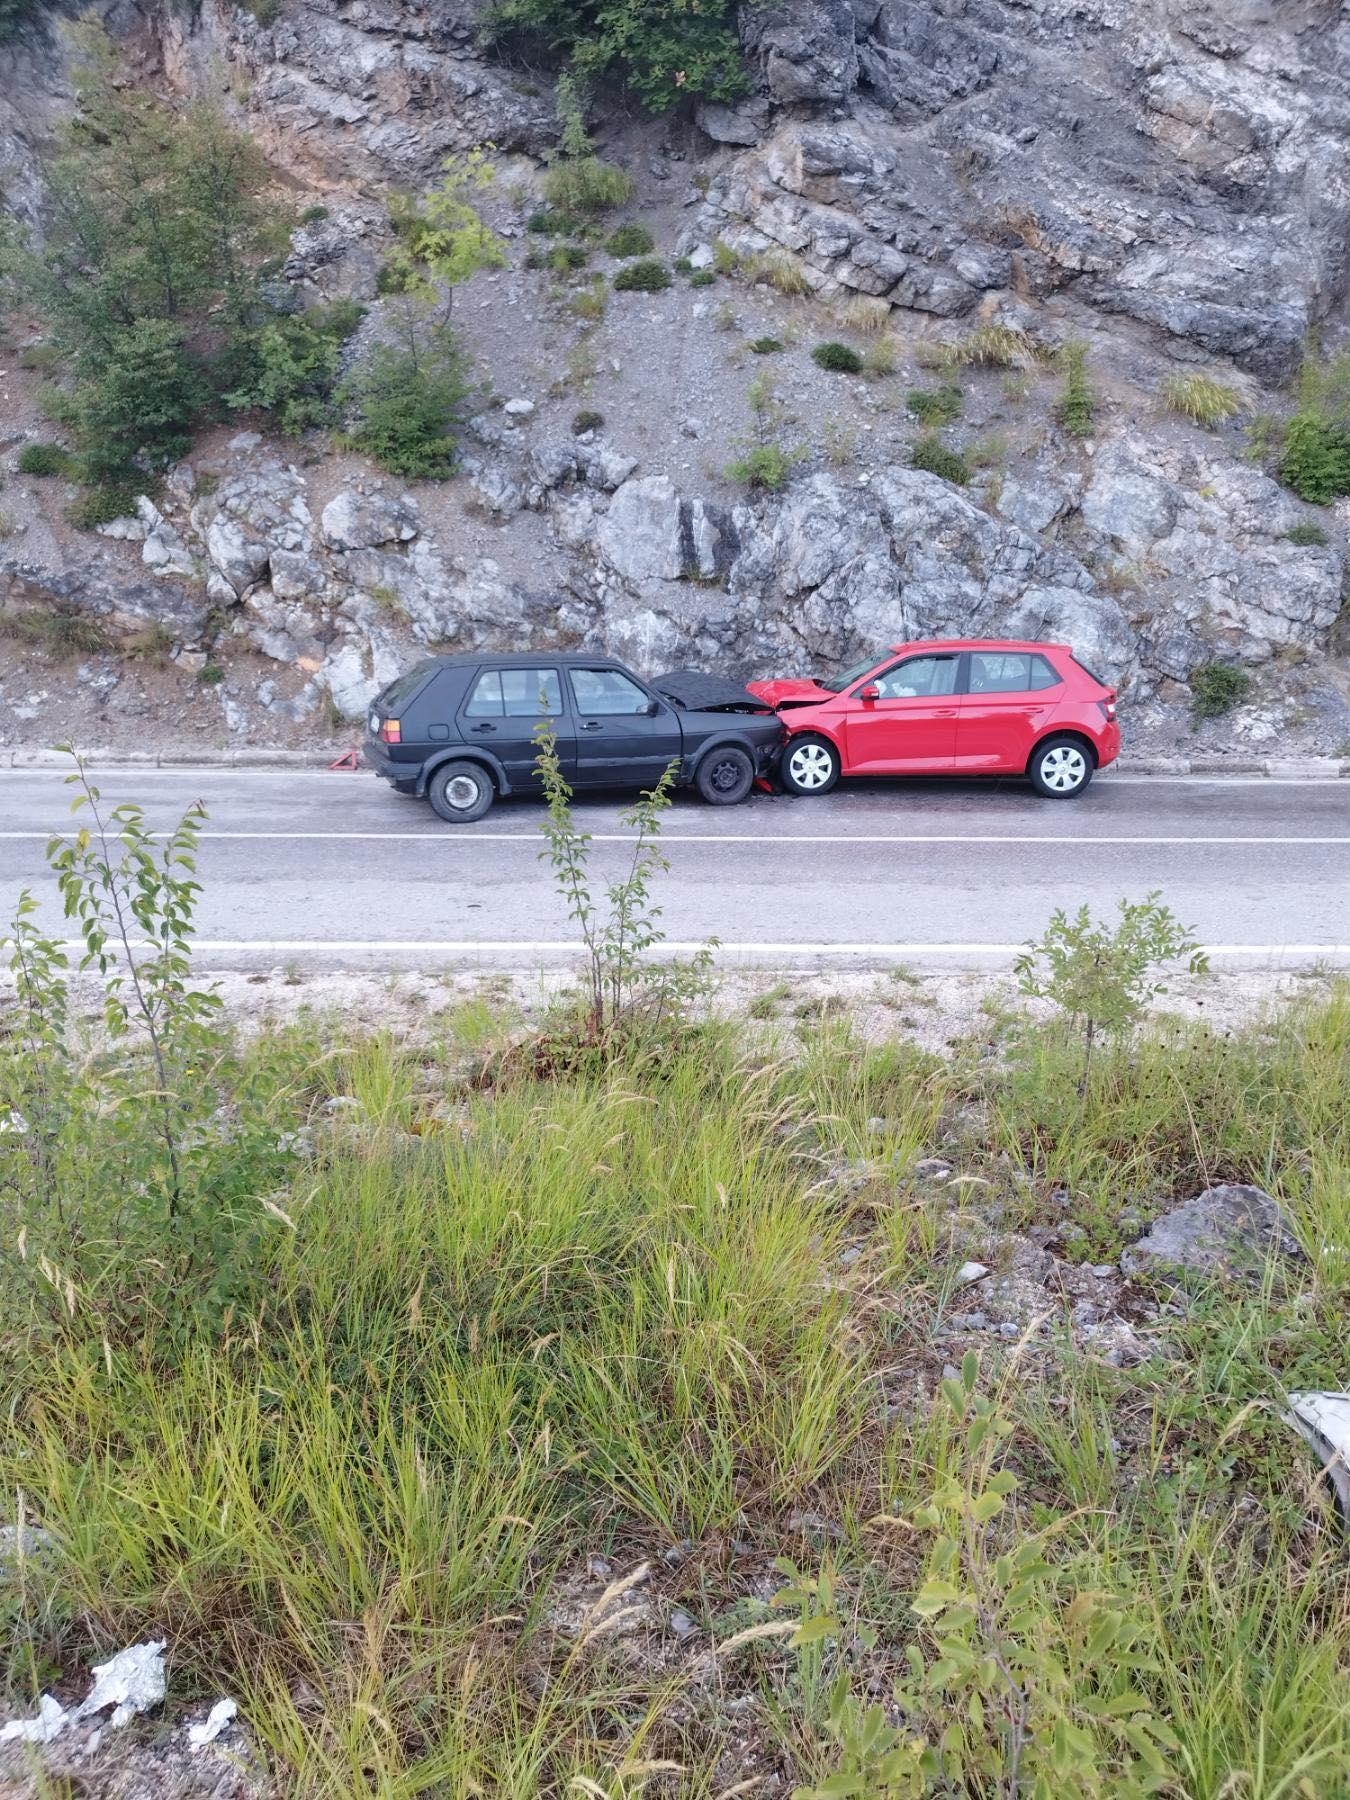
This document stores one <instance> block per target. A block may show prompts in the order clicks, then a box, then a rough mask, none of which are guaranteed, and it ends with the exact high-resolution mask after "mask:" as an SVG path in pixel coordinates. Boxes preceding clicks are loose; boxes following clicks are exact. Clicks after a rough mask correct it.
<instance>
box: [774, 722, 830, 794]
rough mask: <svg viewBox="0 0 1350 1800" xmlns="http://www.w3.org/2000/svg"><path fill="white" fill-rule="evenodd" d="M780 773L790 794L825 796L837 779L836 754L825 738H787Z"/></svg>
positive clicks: (804, 736) (805, 736)
mask: <svg viewBox="0 0 1350 1800" xmlns="http://www.w3.org/2000/svg"><path fill="white" fill-rule="evenodd" d="M779 773H780V775H781V776H782V778H783V786H784V787H785V788H786V789H787V791H788V792H789V793H790V794H801V795H804V796H808V797H809V796H811V795H814V794H828V793H829V791H830V789H831V788H832V787H833V786H834V784H835V782H836V781H838V779H839V752H838V751H837V750H836V749H835V747H834V745H833V744H832V743H831V742H830V740H829V739H828V738H823V737H811V736H807V735H805V734H803V736H801V737H795V738H789V739H788V745H787V749H786V750H784V752H783V760H782V762H781V763H780V764H779Z"/></svg>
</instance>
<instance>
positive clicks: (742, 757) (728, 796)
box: [694, 744, 755, 806]
mask: <svg viewBox="0 0 1350 1800" xmlns="http://www.w3.org/2000/svg"><path fill="white" fill-rule="evenodd" d="M754 785H755V765H754V764H753V763H752V762H751V760H750V758H749V757H748V756H747V755H746V753H745V751H744V750H738V749H737V748H736V746H735V745H734V744H724V745H722V746H721V748H720V749H717V750H710V751H709V752H708V754H707V755H706V756H705V757H704V759H703V761H702V762H701V763H700V764H699V765H698V774H697V775H696V776H695V777H694V786H695V787H696V788H697V789H698V791H699V793H700V794H702V796H703V798H704V799H705V800H706V801H707V802H708V804H709V805H710V806H735V805H736V804H737V802H738V801H741V800H744V799H745V797H746V795H747V794H748V793H749V792H750V789H751V788H752V787H753V786H754Z"/></svg>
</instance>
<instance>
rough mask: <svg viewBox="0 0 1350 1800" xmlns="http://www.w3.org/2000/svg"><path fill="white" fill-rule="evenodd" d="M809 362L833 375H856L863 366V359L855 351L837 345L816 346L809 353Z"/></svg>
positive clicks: (843, 345) (845, 346)
mask: <svg viewBox="0 0 1350 1800" xmlns="http://www.w3.org/2000/svg"><path fill="white" fill-rule="evenodd" d="M811 361H812V362H813V363H815V364H816V365H817V366H818V367H819V368H822V369H829V370H830V371H831V373H832V374H835V375H857V374H860V373H861V371H862V366H863V359H862V357H861V356H860V355H859V354H858V352H857V351H856V350H853V349H850V348H849V346H848V345H847V344H837V343H829V344H817V345H816V347H815V349H814V350H813V351H812V352H811Z"/></svg>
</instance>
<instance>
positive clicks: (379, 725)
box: [366, 656, 436, 744]
mask: <svg viewBox="0 0 1350 1800" xmlns="http://www.w3.org/2000/svg"><path fill="white" fill-rule="evenodd" d="M435 672H436V659H435V657H434V656H428V657H425V658H424V659H423V660H422V661H421V662H419V663H414V665H413V666H412V668H411V669H409V670H407V672H406V673H405V674H403V675H400V676H398V677H397V678H396V679H395V680H394V681H391V682H390V683H389V686H388V687H386V688H381V690H380V692H379V693H378V694H377V695H376V696H375V698H374V700H372V701H371V703H370V712H369V714H368V715H367V718H366V731H367V733H368V735H369V736H371V737H372V738H375V739H377V740H378V741H379V742H380V743H382V744H397V743H401V742H402V733H401V730H400V724H401V720H402V714H403V712H404V710H405V708H406V707H407V706H408V705H409V703H410V702H411V701H412V700H414V699H415V698H416V697H417V695H418V694H419V693H420V692H421V690H422V688H423V687H424V686H425V685H426V683H427V682H428V681H429V680H430V679H431V677H432V676H433V675H434V674H435Z"/></svg>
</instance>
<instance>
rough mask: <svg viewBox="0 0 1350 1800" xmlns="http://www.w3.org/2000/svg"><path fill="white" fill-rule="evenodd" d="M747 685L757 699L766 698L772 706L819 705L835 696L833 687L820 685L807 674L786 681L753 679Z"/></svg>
mask: <svg viewBox="0 0 1350 1800" xmlns="http://www.w3.org/2000/svg"><path fill="white" fill-rule="evenodd" d="M747 686H748V687H749V689H750V692H751V693H752V694H754V695H755V696H756V698H757V699H760V700H766V701H767V702H768V703H769V705H770V706H819V705H820V704H821V702H822V701H825V700H833V699H834V698H835V695H834V692H833V690H832V689H830V688H823V687H819V686H817V684H816V683H815V682H814V681H808V680H807V679H806V678H805V676H798V677H794V678H792V679H790V680H785V681H751V682H749V683H747Z"/></svg>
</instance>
